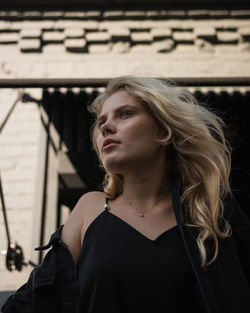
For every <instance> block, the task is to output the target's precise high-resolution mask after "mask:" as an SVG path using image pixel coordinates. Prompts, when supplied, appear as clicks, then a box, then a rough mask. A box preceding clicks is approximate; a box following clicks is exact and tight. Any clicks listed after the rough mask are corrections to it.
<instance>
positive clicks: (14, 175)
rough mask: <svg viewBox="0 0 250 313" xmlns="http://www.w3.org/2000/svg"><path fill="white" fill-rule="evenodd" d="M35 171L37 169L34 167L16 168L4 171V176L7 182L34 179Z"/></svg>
mask: <svg viewBox="0 0 250 313" xmlns="http://www.w3.org/2000/svg"><path fill="white" fill-rule="evenodd" d="M35 173H36V171H35V169H34V168H26V169H19V168H15V169H14V170H4V171H2V174H3V178H4V180H5V181H6V182H17V181H27V180H29V179H31V180H33V179H34V178H35Z"/></svg>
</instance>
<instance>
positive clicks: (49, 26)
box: [10, 21, 55, 30]
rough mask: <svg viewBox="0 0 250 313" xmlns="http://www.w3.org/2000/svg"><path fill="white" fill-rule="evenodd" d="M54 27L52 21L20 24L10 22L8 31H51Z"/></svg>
mask: <svg viewBox="0 0 250 313" xmlns="http://www.w3.org/2000/svg"><path fill="white" fill-rule="evenodd" d="M54 26H55V22H54V21H21V22H11V24H10V29H11V30H12V29H20V30H21V29H27V28H32V29H37V28H38V29H46V30H47V29H53V28H54Z"/></svg>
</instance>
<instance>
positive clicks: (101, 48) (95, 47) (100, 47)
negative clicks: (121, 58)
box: [88, 44, 110, 54]
mask: <svg viewBox="0 0 250 313" xmlns="http://www.w3.org/2000/svg"><path fill="white" fill-rule="evenodd" d="M88 51H89V53H98V54H99V53H101V54H102V53H108V52H109V51H110V46H109V45H105V44H91V45H89V47H88Z"/></svg>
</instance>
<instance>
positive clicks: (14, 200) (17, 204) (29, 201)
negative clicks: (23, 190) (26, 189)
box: [5, 193, 33, 222]
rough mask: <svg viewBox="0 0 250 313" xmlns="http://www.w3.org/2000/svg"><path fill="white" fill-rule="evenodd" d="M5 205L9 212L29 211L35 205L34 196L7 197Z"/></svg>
mask: <svg viewBox="0 0 250 313" xmlns="http://www.w3.org/2000/svg"><path fill="white" fill-rule="evenodd" d="M5 205H6V207H7V208H8V209H9V210H12V209H13V210H17V209H18V210H27V209H29V208H30V209H31V208H32V205H33V197H32V194H31V193H30V194H28V195H20V194H19V195H16V196H13V195H5ZM11 222H13V221H11Z"/></svg>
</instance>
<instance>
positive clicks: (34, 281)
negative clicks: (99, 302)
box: [2, 183, 250, 313]
mask: <svg viewBox="0 0 250 313" xmlns="http://www.w3.org/2000/svg"><path fill="white" fill-rule="evenodd" d="M172 200H173V206H174V210H175V214H176V219H177V223H178V227H179V231H180V233H181V236H182V239H183V242H184V245H185V248H186V250H187V253H188V256H189V258H190V262H191V264H192V267H193V270H194V273H195V275H196V279H197V285H196V287H195V290H196V293H197V295H198V298H199V299H200V302H201V305H202V307H203V311H204V313H250V287H249V285H250V222H249V221H248V219H247V218H246V217H245V215H244V214H243V213H242V212H241V210H240V208H239V207H238V206H237V203H236V202H235V200H234V199H233V198H232V199H231V198H228V199H227V200H226V201H225V211H226V213H227V218H228V219H229V220H230V223H231V225H232V228H233V234H232V236H231V237H229V238H227V239H223V240H219V254H218V257H217V258H216V261H215V262H213V263H212V264H211V265H210V266H208V269H207V270H203V269H202V268H201V266H200V256H199V250H198V247H197V244H196V241H195V234H194V233H192V232H191V231H190V228H187V227H184V226H183V225H182V223H181V218H180V197H179V184H178V183H176V184H175V185H174V186H173V188H172ZM62 227H63V226H60V227H59V228H58V229H57V230H56V232H55V233H54V234H53V235H52V236H51V238H50V241H49V243H48V244H47V245H46V246H42V247H39V248H36V249H37V250H45V249H48V248H51V247H52V249H50V250H49V252H48V253H47V255H46V257H45V258H44V260H43V262H42V264H41V265H40V266H39V267H37V268H35V269H34V270H33V271H32V273H31V274H30V277H29V280H28V281H27V283H26V284H25V285H23V286H22V287H21V288H19V289H18V290H17V291H16V292H15V294H14V295H12V296H10V297H9V298H8V299H7V301H6V303H5V304H4V306H3V307H2V312H3V313H52V312H53V313H55V312H57V313H74V312H75V308H76V301H77V277H76V267H75V265H74V261H73V258H72V255H71V253H70V251H69V249H68V248H67V246H66V245H65V244H64V243H63V242H62V241H61V240H60V237H61V231H62ZM209 249H210V248H209V246H208V253H209ZM180 297H181V295H180ZM103 313H106V312H103ZM128 313H129V312H128ZM138 313H139V312H138Z"/></svg>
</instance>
